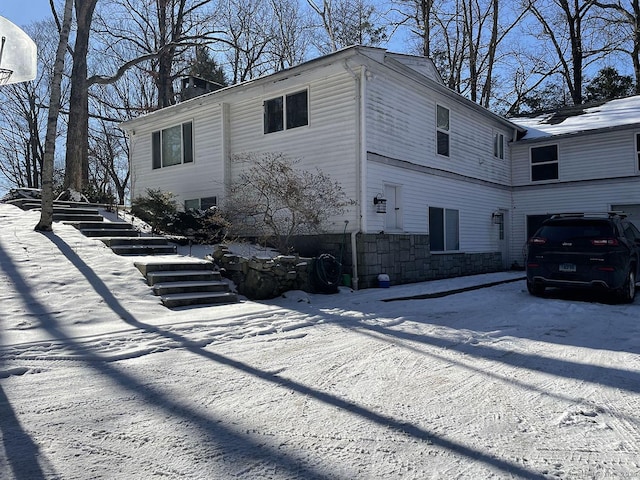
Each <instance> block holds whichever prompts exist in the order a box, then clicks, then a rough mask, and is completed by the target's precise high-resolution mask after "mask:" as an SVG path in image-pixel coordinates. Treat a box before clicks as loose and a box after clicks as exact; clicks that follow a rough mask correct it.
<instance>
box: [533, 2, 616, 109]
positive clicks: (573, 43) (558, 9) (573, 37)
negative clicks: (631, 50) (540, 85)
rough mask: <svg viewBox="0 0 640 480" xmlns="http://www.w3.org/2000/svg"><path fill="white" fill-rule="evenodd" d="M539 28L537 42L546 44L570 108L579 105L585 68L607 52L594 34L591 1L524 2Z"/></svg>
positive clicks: (606, 44) (607, 46)
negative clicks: (553, 57) (567, 91)
mask: <svg viewBox="0 0 640 480" xmlns="http://www.w3.org/2000/svg"><path fill="white" fill-rule="evenodd" d="M527 2H528V3H527V5H528V7H529V8H530V11H531V12H532V14H533V15H534V17H535V18H536V19H537V20H538V22H539V23H540V25H541V27H542V31H541V32H540V33H539V34H538V37H537V38H538V40H539V41H546V42H549V44H550V45H551V49H552V51H553V52H554V54H555V55H554V56H555V59H554V60H550V62H553V63H555V64H557V68H558V71H559V73H560V74H561V75H562V77H563V79H564V81H565V83H566V85H567V88H568V89H569V92H570V94H571V99H572V101H573V103H574V105H579V104H581V103H582V98H583V91H582V90H583V82H584V72H585V68H586V67H587V66H588V65H589V64H590V63H592V62H594V61H596V60H598V59H600V58H601V57H602V56H603V55H604V54H606V53H608V52H610V51H611V48H612V46H611V45H610V44H609V43H608V42H607V41H606V40H604V41H603V36H602V35H598V23H597V20H598V19H597V16H595V15H593V10H594V6H595V3H596V2H595V0H535V1H533V0H527Z"/></svg>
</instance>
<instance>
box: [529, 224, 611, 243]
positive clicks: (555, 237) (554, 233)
mask: <svg viewBox="0 0 640 480" xmlns="http://www.w3.org/2000/svg"><path fill="white" fill-rule="evenodd" d="M614 236H615V234H614V232H613V226H612V225H611V223H609V222H606V221H604V222H600V221H589V222H588V223H587V222H584V221H582V222H580V221H563V222H553V223H551V224H548V225H543V226H542V228H540V230H539V231H538V233H537V234H536V237H542V238H546V239H547V241H548V242H552V243H555V242H566V241H574V242H575V241H576V240H585V239H591V238H608V237H614Z"/></svg>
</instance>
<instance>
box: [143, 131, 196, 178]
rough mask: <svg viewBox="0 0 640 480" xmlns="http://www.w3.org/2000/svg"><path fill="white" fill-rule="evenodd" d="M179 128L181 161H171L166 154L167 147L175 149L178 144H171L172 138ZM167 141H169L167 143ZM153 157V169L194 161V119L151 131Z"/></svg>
mask: <svg viewBox="0 0 640 480" xmlns="http://www.w3.org/2000/svg"><path fill="white" fill-rule="evenodd" d="M176 128H179V129H180V130H179V131H180V145H179V148H180V152H179V156H180V162H172V163H169V160H168V158H165V157H167V156H166V154H165V153H164V152H165V151H166V150H167V149H169V148H171V149H175V148H176V145H175V144H174V145H172V144H169V143H168V142H170V141H171V139H172V134H174V133H175V132H174V130H175V129H176ZM165 142H167V143H165ZM151 157H152V163H151V166H152V169H153V170H157V169H160V168H167V167H173V166H176V165H183V164H185V163H193V159H194V155H193V121H188V122H183V123H180V124H177V125H172V126H171V127H167V128H163V129H162V130H156V131H154V132H152V133H151Z"/></svg>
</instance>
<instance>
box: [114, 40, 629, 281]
mask: <svg viewBox="0 0 640 480" xmlns="http://www.w3.org/2000/svg"><path fill="white" fill-rule="evenodd" d="M583 118H586V117H583ZM531 123H536V121H535V120H532V119H527V120H525V119H517V120H515V121H513V122H512V121H509V120H508V119H505V118H503V117H501V116H499V115H496V114H494V113H492V112H490V111H489V110H487V109H485V108H483V107H480V106H479V105H477V104H475V103H474V102H471V101H469V100H467V99H466V98H464V97H462V96H461V95H458V94H456V93H455V92H452V91H451V90H449V89H448V88H446V87H445V86H444V85H443V83H442V81H441V78H440V76H439V74H438V72H437V71H436V69H435V67H434V65H433V63H432V62H431V60H429V59H427V58H424V57H416V56H409V55H402V54H395V53H390V52H387V51H385V50H383V49H378V48H371V47H362V46H354V47H350V48H347V49H344V50H341V51H339V52H336V53H333V54H330V55H327V56H324V57H321V58H317V59H315V60H312V61H309V62H306V63H304V64H301V65H299V66H296V67H293V68H290V69H288V70H284V71H281V72H278V73H275V74H271V75H268V76H264V77H261V78H257V79H255V80H251V81H248V82H244V83H241V84H238V85H234V86H230V87H226V88H223V89H220V90H217V91H214V92H212V93H207V94H205V95H202V96H199V97H196V98H193V99H190V100H186V101H184V102H182V103H179V104H177V105H174V106H171V107H168V108H165V109H162V110H159V111H157V112H154V113H151V114H148V115H144V116H141V117H139V118H136V119H134V120H130V121H128V122H125V123H124V124H122V128H123V129H124V130H125V131H126V132H127V133H128V135H129V138H130V168H131V178H132V182H131V195H132V197H134V198H135V197H137V196H140V195H144V194H145V191H146V190H147V189H149V188H153V189H161V190H164V191H170V192H172V193H174V194H175V195H176V196H177V198H178V199H179V201H180V202H181V203H182V204H183V205H184V207H185V208H192V207H201V208H204V207H208V206H211V205H220V206H223V205H224V201H225V193H226V191H227V188H228V186H229V185H230V184H231V183H232V182H233V181H234V179H235V178H237V176H238V174H239V172H240V169H241V168H242V166H241V165H240V163H239V162H238V161H237V159H238V158H242V157H243V156H246V155H247V154H253V155H255V154H260V153H267V152H269V153H273V152H276V153H283V154H285V155H287V156H288V157H290V158H294V159H298V160H299V162H300V163H299V164H298V167H299V168H304V169H315V168H316V167H317V168H319V169H321V170H322V171H323V172H324V173H326V174H329V175H331V176H332V177H333V178H335V179H336V180H338V181H339V182H340V184H341V185H342V187H343V189H344V191H345V193H346V194H347V196H348V197H349V198H351V199H353V200H355V203H354V206H353V207H352V208H350V209H349V211H348V212H347V213H345V214H344V215H342V216H340V217H336V218H332V219H331V222H330V224H329V225H327V235H323V236H320V237H314V238H313V239H306V241H300V243H299V248H300V249H302V250H305V251H303V252H301V253H303V254H307V255H316V254H319V253H323V252H329V253H333V254H334V255H336V256H337V255H338V254H340V256H341V261H342V262H343V264H344V266H345V268H346V271H348V272H349V273H350V274H351V275H352V278H353V284H354V286H355V287H356V288H363V287H369V286H374V285H376V279H377V277H378V275H379V274H381V273H385V274H387V275H389V277H390V278H391V282H392V283H408V282H415V281H421V280H427V279H432V278H439V277H447V276H456V275H463V274H472V273H481V272H488V271H496V270H500V269H504V268H508V267H510V266H511V265H513V264H518V265H523V260H522V246H523V245H524V242H525V240H526V234H527V232H526V225H527V222H528V223H529V224H531V225H532V224H533V222H535V221H539V220H540V218H542V216H543V215H547V214H548V213H550V212H554V211H559V210H562V211H567V210H584V209H585V208H588V209H591V208H596V207H597V209H598V210H602V209H605V208H619V207H625V208H626V206H628V205H640V189H639V188H638V186H639V185H638V176H637V175H638V173H639V171H638V167H639V165H638V159H637V157H638V148H639V147H638V138H637V135H638V133H640V130H638V133H636V132H635V131H634V128H636V127H637V126H636V127H629V128H628V129H626V127H625V129H623V130H624V131H622V130H621V131H620V132H617V133H616V134H615V135H614V136H613V137H609V135H611V132H608V131H606V128H605V129H604V130H605V131H603V132H601V133H598V135H601V136H600V137H598V138H600V139H602V138H606V139H607V140H606V141H603V140H598V138H592V137H591V135H588V134H585V135H584V138H583V139H582V140H580V139H578V136H581V134H580V135H578V136H576V137H575V139H574V138H573V137H572V135H573V134H565V133H561V134H558V135H557V138H554V137H556V135H554V133H555V132H552V131H550V130H544V127H542V126H540V128H539V129H538V130H535V128H536V127H535V126H532V125H531ZM538 123H539V122H538ZM528 127H530V128H528ZM636 130H637V128H636ZM629 139H630V140H629ZM605 144H606V145H608V147H607V146H605ZM553 145H556V147H553ZM554 148H555V150H554ZM634 149H635V150H634ZM554 151H555V152H556V153H555V157H554ZM580 151H584V152H586V156H585V155H583V154H581V153H579V152H580ZM629 154H630V155H631V157H632V158H633V157H635V160H634V161H631V162H630V163H629V162H628V161H627V160H628V159H627V157H628V155H629ZM622 156H624V157H625V160H623V159H622ZM614 157H615V160H614ZM613 184H616V185H618V186H619V194H618V195H617V196H610V195H609V193H608V192H610V191H611V190H612V188H614V187H612V185H613ZM615 188H618V187H615ZM596 191H598V192H601V193H599V194H598V195H600V196H599V197H597V198H599V200H596V194H595V192H596ZM575 192H579V194H578V193H575ZM605 197H606V198H607V200H606V201H605ZM581 199H582V200H581ZM585 201H588V202H587V203H584V202H585ZM302 240H304V239H302Z"/></svg>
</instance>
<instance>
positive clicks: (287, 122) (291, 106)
mask: <svg viewBox="0 0 640 480" xmlns="http://www.w3.org/2000/svg"><path fill="white" fill-rule="evenodd" d="M308 125H309V89H308V88H305V89H302V90H296V91H295V92H292V93H288V94H285V95H280V96H278V97H273V98H270V99H268V100H265V101H264V102H263V133H264V134H265V135H267V134H269V133H275V132H282V131H285V130H292V129H294V128H299V127H306V126H308Z"/></svg>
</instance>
